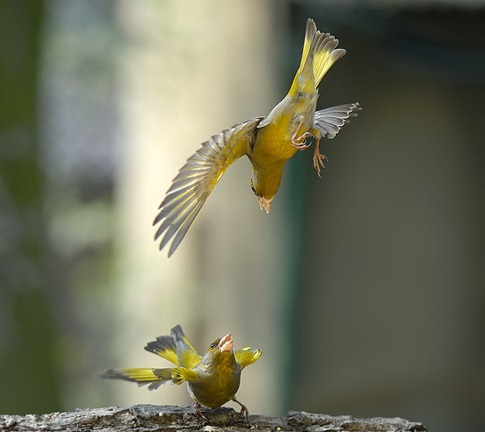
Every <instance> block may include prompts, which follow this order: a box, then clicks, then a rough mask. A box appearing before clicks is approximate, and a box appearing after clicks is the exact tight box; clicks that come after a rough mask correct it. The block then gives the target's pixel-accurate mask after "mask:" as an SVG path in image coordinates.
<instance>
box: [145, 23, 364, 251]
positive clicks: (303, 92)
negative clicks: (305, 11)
mask: <svg viewBox="0 0 485 432" xmlns="http://www.w3.org/2000/svg"><path fill="white" fill-rule="evenodd" d="M338 43H339V41H338V39H335V37H334V36H332V35H330V34H329V33H322V32H320V31H319V30H317V27H316V25H315V22H314V21H313V20H312V19H308V21H307V24H306V31H305V39H304V43H303V52H302V55H301V61H300V66H299V68H298V70H297V72H296V75H295V78H294V79H293V83H292V84H291V87H290V90H289V92H288V94H287V95H286V96H285V97H284V98H283V100H282V101H281V102H280V103H278V105H276V106H275V107H274V108H273V110H272V111H271V112H270V113H269V114H268V115H267V116H266V117H264V116H263V117H254V118H252V119H249V120H246V121H245V122H243V123H239V124H236V125H234V126H233V127H232V128H230V129H226V130H224V131H222V132H221V133H220V134H218V135H214V136H213V137H212V138H210V139H209V140H208V141H206V142H204V143H203V144H202V147H200V148H199V150H197V151H196V152H195V153H194V154H193V155H192V156H191V157H190V158H189V159H187V161H186V163H185V165H184V166H183V167H182V168H181V169H180V171H179V172H178V174H177V176H176V177H175V178H174V179H173V181H172V185H171V186H170V188H169V190H168V191H167V194H166V196H165V198H164V200H163V201H162V203H161V204H160V206H159V209H158V210H159V212H158V215H157V216H156V218H155V220H154V222H153V225H158V229H157V232H156V234H155V240H157V239H158V238H160V237H161V240H160V247H159V248H160V250H162V249H163V248H164V247H165V246H166V245H167V244H168V243H170V242H171V244H170V248H169V251H168V256H169V257H170V256H171V255H172V254H173V253H174V252H175V250H176V249H177V247H178V246H179V245H180V242H181V241H182V240H183V238H184V237H185V235H186V234H187V231H188V229H189V228H190V226H191V225H192V223H193V222H194V220H195V218H196V217H197V215H198V214H199V212H200V209H201V208H202V206H203V205H204V203H205V201H206V199H207V198H208V196H209V195H210V193H211V192H212V189H213V188H214V186H215V185H216V183H217V182H218V181H219V180H220V179H221V177H222V175H223V174H224V172H225V171H226V169H227V168H228V167H229V166H230V165H231V164H232V163H233V162H235V161H236V160H237V159H239V158H240V157H242V156H247V157H248V159H249V161H250V162H251V165H252V176H251V189H252V191H253V192H254V194H255V195H256V197H257V198H258V201H259V206H260V209H261V210H264V211H265V212H266V213H269V211H270V207H271V202H272V201H273V198H274V197H275V195H276V193H277V192H278V188H279V186H280V182H281V176H282V174H283V168H284V166H285V164H286V162H287V161H288V160H289V159H291V158H292V157H293V156H294V155H295V153H296V152H297V151H298V150H304V149H306V148H308V147H309V146H310V145H311V142H307V139H309V138H313V140H314V141H315V149H314V152H313V166H314V168H315V169H316V171H317V174H318V176H320V175H321V168H322V167H323V166H324V161H325V159H326V156H325V155H323V154H321V153H320V140H321V139H322V138H328V139H332V138H334V137H335V135H337V133H338V132H339V131H340V129H341V128H342V126H343V125H344V124H346V123H348V121H349V119H350V117H353V116H355V115H356V112H357V111H359V110H360V105H359V103H357V102H355V103H348V104H344V105H338V106H334V107H330V108H326V109H323V110H319V111H316V106H317V99H318V89H317V87H318V85H319V84H320V81H321V80H322V78H323V77H324V75H325V74H326V73H327V71H328V70H329V69H330V68H331V67H332V65H333V64H334V63H335V62H336V61H337V60H338V59H339V58H341V57H342V56H343V55H344V54H345V50H344V49H341V48H337V45H338Z"/></svg>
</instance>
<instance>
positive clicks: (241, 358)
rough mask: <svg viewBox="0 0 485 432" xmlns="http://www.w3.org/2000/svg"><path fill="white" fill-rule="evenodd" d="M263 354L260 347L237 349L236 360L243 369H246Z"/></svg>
mask: <svg viewBox="0 0 485 432" xmlns="http://www.w3.org/2000/svg"><path fill="white" fill-rule="evenodd" d="M261 354H263V351H261V350H259V349H252V348H244V349H242V350H238V351H235V352H234V357H235V358H236V362H237V363H239V365H241V369H244V368H245V367H246V366H249V365H250V364H253V363H254V362H255V361H256V360H257V359H259V358H260V357H261Z"/></svg>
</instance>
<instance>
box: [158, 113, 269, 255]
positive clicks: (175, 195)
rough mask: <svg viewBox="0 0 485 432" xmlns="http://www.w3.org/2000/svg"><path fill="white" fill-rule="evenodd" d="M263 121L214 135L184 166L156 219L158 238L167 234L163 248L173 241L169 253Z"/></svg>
mask: <svg viewBox="0 0 485 432" xmlns="http://www.w3.org/2000/svg"><path fill="white" fill-rule="evenodd" d="M260 121H261V117H256V118H253V119H250V120H247V121H245V122H244V123H241V124H237V125H235V126H233V127H232V128H230V129H226V130H224V131H223V132H221V133H220V134H218V135H214V136H213V137H212V138H211V139H210V140H208V141H206V142H205V143H203V144H202V147H201V148H200V149H199V150H197V151H196V152H195V153H194V154H193V155H192V156H191V157H190V158H189V159H187V162H186V163H185V165H184V166H183V167H182V168H181V169H180V171H179V173H178V174H177V176H176V177H175V178H174V180H173V182H172V185H171V187H170V189H169V190H168V192H167V195H166V196H165V199H164V200H163V202H162V203H161V204H160V207H159V213H158V215H157V217H156V218H155V221H154V222H153V225H158V224H160V226H159V227H158V230H157V232H156V234H155V240H157V239H158V238H159V237H161V236H162V235H163V237H162V239H161V241H160V250H161V249H163V248H164V247H165V246H166V245H167V244H168V243H169V242H170V241H171V242H172V243H171V245H170V249H169V252H168V256H171V255H172V254H173V253H174V252H175V250H176V249H177V247H178V245H179V244H180V242H181V241H182V240H183V238H184V237H185V235H186V234H187V231H188V229H189V228H190V226H191V225H192V223H193V222H194V220H195V218H196V216H197V215H198V214H199V211H200V209H201V208H202V206H203V204H204V203H205V201H206V199H207V197H208V196H209V195H210V193H211V192H212V189H213V188H214V186H215V185H216V183H217V182H218V181H219V180H220V178H221V177H222V175H223V174H224V172H225V171H226V169H227V168H228V167H229V165H231V164H232V163H233V162H235V161H236V160H237V159H239V158H240V157H241V156H244V155H245V154H247V152H248V149H249V146H250V145H251V144H252V143H253V141H254V138H255V131H256V127H257V125H258V123H259V122H260Z"/></svg>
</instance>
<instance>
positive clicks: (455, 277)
mask: <svg viewBox="0 0 485 432" xmlns="http://www.w3.org/2000/svg"><path fill="white" fill-rule="evenodd" d="M484 6H485V2H484V1H479V0H467V1H465V0H461V1H451V0H449V1H445V0H433V1H431V0H419V1H409V0H406V1H391V0H375V1H351V0H349V1H330V0H327V1H296V0H286V1H258V0H251V1H242V0H241V1H224V0H204V1H199V2H190V1H185V0H164V1H154V0H151V1H145V2H131V1H129V0H118V1H115V0H103V1H99V0H85V1H75V0H44V1H41V0H36V1H29V0H4V1H2V2H1V3H0V36H1V37H0V206H1V207H0V208H1V211H0V412H1V413H8V414H16V413H19V414H22V413H46V412H50V411H56V410H72V409H75V408H77V407H95V406H108V405H121V406H128V405H130V404H135V403H154V404H188V403H189V402H190V398H189V396H188V394H187V392H186V389H185V388H184V386H180V387H177V386H166V387H164V388H162V389H161V390H159V391H157V392H148V391H147V390H146V389H145V388H138V387H137V386H136V385H132V384H130V383H125V382H115V381H101V380H100V379H99V378H98V376H97V375H98V373H99V372H101V371H102V370H103V369H105V368H117V367H137V366H139V367H147V366H148V367H151V366H153V367H163V366H167V363H166V362H165V361H164V360H162V359H158V358H156V357H155V356H153V355H152V354H150V353H147V352H145V351H144V350H143V347H144V345H145V344H146V342H148V341H150V340H153V338H155V337H156V336H159V335H163V334H168V333H169V332H170V328H171V327H172V326H174V325H175V324H177V323H180V324H181V325H182V326H183V327H184V329H185V331H186V334H187V335H188V336H189V338H190V339H191V340H192V341H193V343H194V345H195V346H196V347H197V348H199V349H200V350H205V348H206V346H207V344H208V343H210V342H211V341H212V340H213V339H215V338H216V337H220V336H222V335H223V334H225V333H226V332H228V331H232V332H233V335H234V338H235V345H236V348H242V347H244V346H248V345H250V346H253V347H256V348H262V349H263V350H264V355H263V357H262V358H261V359H260V360H259V361H258V362H257V363H256V364H255V365H253V366H251V367H250V368H248V369H247V370H245V372H244V374H243V380H242V385H241V389H240V391H239V393H238V398H239V400H241V401H242V402H244V403H245V404H246V405H247V406H248V407H249V410H250V411H251V412H252V413H262V414H268V415H280V414H284V413H285V412H286V411H287V410H289V409H295V410H306V411H313V412H321V413H328V414H333V415H338V414H350V415H353V416H363V417H370V416H391V417H394V416H400V417H405V418H408V419H410V420H415V421H422V422H424V424H425V425H426V426H427V427H428V428H429V429H430V430H440V431H443V432H446V431H455V430H460V431H463V432H466V431H475V430H478V429H479V425H481V424H482V412H481V411H482V410H483V406H484V402H485V290H484V276H485V275H484V274H483V254H484V229H483V228H484V226H483V225H484V220H485V219H484V216H485V212H484V210H485V208H484V200H483V193H482V192H483V188H484V186H485V181H484V175H483V172H484V170H483V163H484V146H483V139H484V138H483V137H484V136H485V122H484V114H485V108H484V101H485V32H484V31H483V28H484V24H485V7H484ZM308 17H312V18H313V19H314V20H315V21H316V23H317V26H318V28H319V29H320V30H323V31H325V32H331V33H332V34H334V35H335V36H336V37H338V38H339V39H340V46H341V47H343V48H346V49H347V55H346V56H345V57H344V58H343V59H342V60H340V61H339V62H338V63H337V64H336V65H335V66H334V67H333V68H332V69H331V71H330V72H329V73H328V75H327V76H326V77H325V78H324V80H323V82H322V84H321V86H320V94H321V96H320V99H319V108H324V107H327V106H331V105H336V104H341V103H347V102H355V101H358V102H360V104H361V105H362V107H363V110H362V111H361V112H360V113H359V116H358V117H357V118H355V119H352V122H351V123H350V124H349V125H348V126H345V128H344V129H343V130H342V131H341V132H340V133H339V135H338V136H337V137H336V139H335V140H333V141H326V142H323V145H322V147H321V148H322V151H323V152H324V153H325V154H327V156H328V158H329V161H328V163H327V164H326V169H325V171H324V173H323V178H322V179H319V178H318V177H317V175H316V173H315V171H314V169H313V167H312V162H311V157H312V151H311V150H309V151H307V152H299V153H298V154H297V155H296V156H295V157H294V158H293V159H292V160H291V161H290V163H289V164H288V166H287V169H286V171H285V175H284V178H283V182H282V187H281V189H280V192H279V193H278V195H277V197H276V199H275V200H274V202H273V205H272V212H271V214H270V215H269V216H267V215H265V214H264V213H263V212H261V211H260V210H259V208H258V203H257V200H256V198H255V197H254V196H253V194H252V192H251V190H250V188H249V178H250V172H251V169H250V164H249V163H248V161H247V160H246V159H244V160H240V161H239V162H238V163H236V164H235V165H234V166H233V167H231V169H230V170H229V171H228V172H227V173H226V175H225V176H224V178H223V179H222V181H221V182H220V183H219V184H218V186H217V187H216V189H215V190H214V192H213V195H212V196H211V197H210V199H209V200H208V202H207V203H206V205H205V206H204V209H203V210H202V212H201V214H200V216H199V218H198V219H197V221H196V223H195V224H194V226H193V228H192V229H191V230H190V231H189V234H188V235H187V237H186V239H185V240H184V242H183V243H182V244H181V246H180V248H179V249H178V250H177V252H176V253H175V255H174V256H173V257H172V258H170V260H169V259H168V258H167V257H166V252H165V251H163V252H159V251H158V247H157V244H156V243H154V242H153V234H154V229H153V228H152V226H151V224H152V221H153V218H154V216H155V215H156V209H157V206H158V204H159V203H160V201H161V200H162V198H163V196H164V193H165V191H166V190H167V189H168V187H169V185H170V181H171V179H172V178H173V177H174V176H175V174H176V172H177V170H178V169H179V168H180V167H181V166H182V164H183V163H184V161H185V159H186V158H187V157H189V156H190V155H191V154H192V153H193V152H194V151H195V150H196V149H197V148H198V147H199V145H200V143H201V142H203V141H205V140H207V139H208V138H209V137H210V136H211V135H213V134H216V133H219V132H220V131H221V130H222V129H225V128H228V127H231V126H232V125H233V124H235V123H237V122H240V121H243V120H245V119H248V118H251V117H253V116H256V115H264V114H267V113H268V112H269V111H270V110H271V108H272V107H273V106H274V105H275V104H276V103H277V102H278V101H279V100H280V99H281V98H282V97H283V96H284V95H285V94H286V92H287V91H288V88H289V85H290V83H291V80H292V78H293V75H294V73H295V71H296V69H297V67H298V64H299V61H300V53H301V46H302V41H303V36H304V28H305V22H306V19H307V18H308Z"/></svg>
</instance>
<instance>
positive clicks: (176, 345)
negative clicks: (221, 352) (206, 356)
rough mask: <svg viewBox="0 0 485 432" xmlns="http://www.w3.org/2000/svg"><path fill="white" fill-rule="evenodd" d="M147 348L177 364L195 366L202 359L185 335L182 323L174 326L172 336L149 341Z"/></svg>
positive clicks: (188, 366)
mask: <svg viewBox="0 0 485 432" xmlns="http://www.w3.org/2000/svg"><path fill="white" fill-rule="evenodd" d="M145 349H146V350H147V351H148V352H151V353H153V354H156V355H159V356H160V357H163V358H164V359H167V360H168V361H171V362H172V363H173V364H174V365H176V366H184V367H187V368H193V367H195V366H197V365H198V364H199V363H200V361H201V360H202V357H201V356H200V355H199V354H198V353H197V351H196V349H195V348H194V347H193V346H192V344H191V343H190V342H189V340H188V339H187V337H186V336H185V333H184V331H183V330H182V327H181V326H180V324H177V325H176V326H175V327H174V328H172V330H171V333H170V336H159V337H157V339H156V340H154V341H151V342H148V343H147V344H146V346H145Z"/></svg>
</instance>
